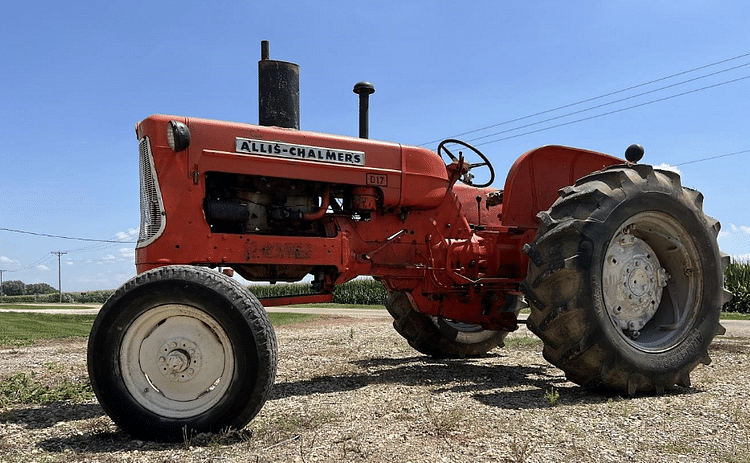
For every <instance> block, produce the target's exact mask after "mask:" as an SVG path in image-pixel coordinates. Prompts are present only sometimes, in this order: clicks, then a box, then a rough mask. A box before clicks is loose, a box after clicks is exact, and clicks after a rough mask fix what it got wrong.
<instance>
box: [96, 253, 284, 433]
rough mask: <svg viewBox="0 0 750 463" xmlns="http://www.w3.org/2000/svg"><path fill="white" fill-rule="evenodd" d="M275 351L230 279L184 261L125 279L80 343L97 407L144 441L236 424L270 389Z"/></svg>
mask: <svg viewBox="0 0 750 463" xmlns="http://www.w3.org/2000/svg"><path fill="white" fill-rule="evenodd" d="M276 356H277V354H276V338H275V335H274V332H273V327H272V326H271V324H270V322H269V321H268V317H267V315H266V313H265V311H264V310H263V307H262V306H261V305H260V303H259V302H258V300H257V299H256V298H255V297H254V296H252V295H251V294H250V293H249V292H247V291H245V290H244V289H243V288H242V287H241V286H240V285H239V284H238V283H237V282H236V281H234V280H232V279H231V278H229V277H226V276H225V275H222V274H220V273H218V272H215V271H212V270H208V269H205V268H201V267H191V266H169V267H160V268H157V269H154V270H151V271H148V272H145V273H143V274H141V275H138V276H137V277H135V278H133V279H132V280H130V281H129V282H127V283H125V284H124V285H123V286H122V287H121V288H120V289H118V290H117V291H116V292H115V293H114V294H113V295H112V297H110V299H109V300H108V301H107V302H106V303H105V304H104V306H103V307H102V309H101V311H100V312H99V315H98V316H97V318H96V321H95V322H94V325H93V327H92V330H91V336H90V337H89V344H88V368H89V376H90V378H91V384H92V387H93V389H94V392H95V394H96V397H97V399H98V400H99V403H100V404H101V406H102V408H104V410H105V411H106V412H107V414H108V415H109V416H110V417H111V418H112V420H113V421H114V422H115V423H116V424H117V425H118V426H119V427H120V428H122V429H123V430H124V431H126V432H127V433H129V434H131V435H133V436H134V437H137V438H140V439H147V440H165V441H179V440H181V439H183V438H184V436H185V433H188V434H190V433H193V432H217V431H220V430H222V429H226V428H234V429H240V428H242V427H244V426H245V425H246V424H247V423H248V422H249V421H250V420H251V419H252V418H253V417H254V416H255V415H256V414H257V413H258V412H259V411H260V409H261V407H262V406H263V404H264V403H265V401H266V398H267V397H268V395H269V393H270V391H271V387H272V385H273V382H274V378H275V373H276Z"/></svg>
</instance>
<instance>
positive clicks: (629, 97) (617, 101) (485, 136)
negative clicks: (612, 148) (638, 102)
mask: <svg viewBox="0 0 750 463" xmlns="http://www.w3.org/2000/svg"><path fill="white" fill-rule="evenodd" d="M745 66H750V63H745V64H741V65H739V66H735V67H732V68H729V69H722V70H721V71H716V72H712V73H710V74H705V75H702V76H698V77H694V78H692V79H688V80H683V81H682V82H677V83H674V84H670V85H665V86H664V87H659V88H656V89H654V90H649V91H647V92H641V93H637V94H635V95H631V96H627V97H625V98H620V99H618V100H614V101H610V102H607V103H602V104H599V105H596V106H590V107H588V108H584V109H579V110H578V111H573V112H569V113H565V114H561V115H559V116H555V117H550V118H548V119H543V120H541V121H536V122H531V123H529V124H526V125H521V126H518V127H514V128H512V129H507V130H503V131H501V132H495V133H490V134H487V135H482V136H481V137H476V138H471V139H469V140H467V141H475V140H481V139H483V138H489V137H493V136H495V135H501V134H504V133H508V132H515V131H516V130H521V129H525V128H527V127H532V126H535V125H540V124H544V123H546V122H551V121H555V120H558V119H563V118H565V117H568V116H574V115H576V114H581V113H585V112H587V111H592V110H594V109H599V108H603V107H605V106H610V105H613V104H617V103H622V102H623V101H628V100H632V99H635V98H638V97H641V96H644V95H649V94H651V93H656V92H660V91H662V90H666V89H669V88H672V87H677V86H679V85H684V84H687V83H690V82H695V81H697V80H701V79H705V78H707V77H712V76H715V75H717V74H722V73H724V72H729V71H734V70H736V69H739V68H742V67H745Z"/></svg>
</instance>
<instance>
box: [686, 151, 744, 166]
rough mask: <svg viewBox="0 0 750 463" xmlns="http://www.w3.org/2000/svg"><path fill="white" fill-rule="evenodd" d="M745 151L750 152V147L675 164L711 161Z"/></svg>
mask: <svg viewBox="0 0 750 463" xmlns="http://www.w3.org/2000/svg"><path fill="white" fill-rule="evenodd" d="M744 153H750V149H747V150H742V151H735V152H734V153H726V154H719V155H718V156H710V157H707V158H703V159H695V160H693V161H685V162H681V163H679V164H674V165H675V166H684V165H686V164H695V163H696V162H703V161H710V160H712V159H719V158H726V157H729V156H736V155H738V154H744Z"/></svg>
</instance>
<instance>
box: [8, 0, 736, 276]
mask: <svg viewBox="0 0 750 463" xmlns="http://www.w3.org/2000/svg"><path fill="white" fill-rule="evenodd" d="M748 21H750V3H748V2H745V1H723V2H712V1H697V0H696V1H685V2H668V1H658V0H650V1H628V2H603V1H600V2H597V1H577V2H559V1H537V2H534V1H530V2H504V1H492V2H490V1H479V2H469V1H467V2H455V1H434V0H433V1H412V2H403V1H393V2H367V1H359V2H343V1H327V2H311V1H305V2H301V1H284V2H261V1H254V2H227V1H212V2H206V1H200V2H195V1H183V2H161V1H148V2H139V1H131V2H94V1H80V2H35V1H27V2H11V4H10V5H8V6H5V7H4V12H3V15H2V17H0V43H1V44H2V46H0V62H1V63H2V68H3V71H2V72H1V73H0V124H1V125H0V134H1V135H2V137H1V138H0V159H1V160H2V164H0V188H2V190H0V191H2V195H0V228H3V229H10V230H21V231H25V232H32V233H37V234H47V235H57V236H65V237H72V238H90V239H100V240H112V241H114V242H112V243H97V242H87V241H77V240H66V239H60V238H50V237H44V236H38V235H31V234H26V233H17V232H10V231H6V230H0V269H3V270H7V272H4V274H3V279H4V280H23V281H24V282H26V283H36V282H46V283H49V284H51V285H53V286H55V287H57V276H58V275H57V263H58V262H57V256H56V255H53V254H51V252H52V251H67V252H68V253H67V254H65V255H62V257H61V263H62V286H63V291H87V290H95V289H113V288H116V287H117V286H119V285H120V284H122V283H123V282H124V281H125V280H127V279H128V278H129V277H131V276H133V275H134V274H135V267H134V264H133V247H134V244H133V243H132V241H134V240H135V238H136V237H135V234H136V233H137V232H136V229H137V228H138V221H139V210H138V172H137V165H138V160H137V140H136V139H135V135H134V131H133V127H134V124H135V123H136V122H137V121H139V120H141V119H143V118H145V117H147V116H148V115H150V114H154V113H167V114H177V115H185V116H196V117H207V118H214V119H222V120H231V121H243V122H250V123H257V120H258V119H257V118H258V115H257V77H256V76H257V61H258V59H259V58H260V41H261V40H263V39H267V40H269V41H270V44H271V45H270V46H271V58H272V59H279V60H285V61H292V62H295V63H298V64H299V65H300V67H301V75H300V87H301V88H300V91H301V126H302V128H303V129H305V130H312V131H319V132H329V133H336V134H343V135H352V136H356V135H357V97H356V95H354V94H353V93H352V87H353V85H354V83H356V82H358V81H360V80H368V81H371V82H372V83H373V84H374V85H375V87H376V93H375V94H374V95H373V96H372V98H371V103H370V137H371V138H374V139H380V140H386V141H393V142H399V143H404V144H414V145H421V144H424V143H428V142H431V141H433V140H437V139H440V138H445V137H450V136H453V135H456V134H460V133H464V132H468V131H472V130H476V129H479V128H483V127H487V126H491V125H495V124H501V123H503V122H505V121H509V120H513V119H516V118H521V117H524V116H527V115H531V114H535V113H539V112H543V111H546V110H549V109H553V108H558V107H561V106H565V105H568V104H572V103H577V102H580V101H584V100H588V99H590V98H594V97H598V96H600V95H604V94H608V93H611V92H615V91H619V90H621V89H625V88H629V87H633V86H637V85H639V84H643V83H646V82H651V81H654V80H659V79H662V78H664V77H667V76H671V75H674V74H677V73H681V72H683V71H689V70H692V69H696V68H700V67H703V66H707V65H712V64H714V63H719V62H720V61H724V60H730V59H732V58H736V59H732V60H730V61H726V62H724V63H720V64H714V65H712V66H708V67H705V68H703V69H700V70H696V71H694V72H690V73H685V74H682V75H680V76H677V77H673V78H671V79H666V80H661V81H659V82H655V83H652V84H650V85H645V86H641V87H638V88H636V89H633V90H629V91H626V92H621V93H617V94H615V95H612V96H609V97H606V98H600V99H597V100H593V101H590V102H588V103H585V104H581V105H576V106H571V107H568V108H566V109H564V110H560V111H555V112H550V113H546V114H544V115H543V116H537V117H533V118H528V119H524V120H523V121H518V122H515V123H510V124H505V125H499V126H496V127H493V128H491V129H488V130H484V131H479V132H475V133H471V134H468V135H465V136H463V138H465V139H467V140H471V139H473V138H476V137H481V136H486V135H488V134H492V133H497V132H501V131H506V130H510V129H514V128H517V127H519V126H522V125H526V124H534V123H536V125H532V126H529V127H527V128H525V129H520V130H515V131H509V132H506V133H503V134H497V135H492V136H488V137H485V138H481V139H478V140H475V143H476V144H477V145H480V146H479V147H480V148H481V149H482V150H483V151H484V152H485V153H486V154H487V155H488V157H489V158H490V160H491V161H492V162H493V164H494V165H495V168H496V171H497V172H498V180H496V182H495V186H497V187H502V182H503V179H504V177H505V173H507V170H508V168H509V167H510V165H511V164H512V162H513V161H514V160H515V159H516V158H517V157H518V156H519V155H521V154H522V153H524V152H525V151H527V150H529V149H531V148H534V147H537V146H541V145H545V144H564V145H570V146H576V147H581V148H587V149H592V150H597V151H602V152H606V153H609V154H614V155H618V156H622V154H623V152H624V150H625V148H626V147H627V146H628V145H630V144H631V143H640V144H642V145H643V146H644V147H645V148H646V156H645V158H644V160H643V161H642V162H646V163H650V164H655V165H661V164H665V165H670V166H676V168H677V169H678V170H679V171H680V173H681V174H682V177H683V183H684V184H685V185H688V186H691V187H694V188H697V189H699V190H700V191H702V192H703V194H704V195H705V202H704V209H705V210H706V212H707V213H708V214H709V215H712V216H714V217H716V218H718V219H719V220H720V221H721V223H722V226H723V229H722V233H721V235H720V239H719V244H720V245H721V247H722V249H723V250H724V251H725V252H727V253H729V254H731V255H733V256H736V257H741V258H745V259H747V258H750V212H749V211H748V208H747V207H746V205H745V202H746V201H748V199H750V194H748V193H749V192H750V184H749V183H750V182H748V174H749V173H750V152H749V151H748V150H750V136H748V116H750V109H748V108H750V98H748V95H749V94H750V78H747V77H748V76H750V55H748V53H750V34H748V32H747V24H748ZM743 55H745V56H743ZM738 57H739V58H738ZM734 67H737V68H736V69H730V68H734ZM720 71H721V72H720ZM712 73H717V74H715V75H712V76H709V75H708V74H712ZM690 79H695V80H693V81H691V82H685V83H682V82H684V81H687V80H690ZM736 79H740V80H736ZM735 80H736V81H735ZM732 81H734V82H732ZM667 86H672V87H670V88H664V89H661V88H662V87H667ZM704 87H711V88H705V89H703V88H704ZM644 92H650V93H648V94H645V95H641V96H637V95H638V94H640V93H644ZM682 93H685V94H684V95H682V96H676V95H678V94H682ZM625 98H628V99H626V100H624V101H620V102H615V100H622V99H625ZM657 100H662V101H657ZM605 104H606V105H605ZM598 105H605V106H601V107H600V108H596V109H590V110H587V111H584V110H586V109H587V108H591V107H592V106H598ZM638 105H640V106H638ZM631 106H638V107H635V108H632V109H626V108H629V107H631ZM575 111H581V112H580V113H578V114H574V115H570V116H567V117H560V116H564V115H565V114H567V113H571V112H575ZM609 112H614V113H613V114H609V115H604V114H605V113H609ZM553 117H560V118H558V119H555V120H552V121H548V122H541V121H543V120H545V119H550V118H553ZM584 118H590V119H588V120H585V121H581V122H574V121H577V120H579V119H584ZM563 124H564V125H563ZM556 125H560V126H559V127H555V128H553V127H552V126H556ZM541 129H544V130H541ZM526 132H535V133H529V134H525V133H526ZM524 134H525V135H524ZM508 137H513V138H508ZM500 138H508V139H505V140H500V141H494V140H497V139H500ZM487 142H491V143H487ZM435 145H436V143H428V144H427V146H428V147H431V148H433V149H434V148H435ZM738 152H739V153H740V154H734V155H730V156H726V155H728V154H730V153H738ZM717 156H718V157H717ZM712 157H715V158H714V159H708V160H705V159H707V158H712ZM699 160H702V161H700V162H693V161H699Z"/></svg>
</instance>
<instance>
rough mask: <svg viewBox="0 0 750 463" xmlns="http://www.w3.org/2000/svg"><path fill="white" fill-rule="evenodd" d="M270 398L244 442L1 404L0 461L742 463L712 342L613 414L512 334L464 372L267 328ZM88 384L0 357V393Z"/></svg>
mask: <svg viewBox="0 0 750 463" xmlns="http://www.w3.org/2000/svg"><path fill="white" fill-rule="evenodd" d="M277 336H278V339H279V346H280V347H279V349H280V350H279V356H280V360H279V368H278V376H277V382H276V386H275V389H274V392H273V395H272V397H271V399H270V400H269V401H268V402H267V403H266V405H265V407H264V408H263V410H262V411H261V413H260V414H259V415H258V417H256V419H255V420H254V421H252V422H251V423H250V424H249V425H248V426H247V427H246V428H245V429H243V430H240V431H231V432H226V433H224V434H221V435H199V436H194V437H192V438H189V439H186V441H185V442H183V443H180V444H159V443H152V442H142V441H138V440H133V439H131V438H129V437H128V436H127V435H125V434H123V433H122V432H120V431H118V429H117V428H116V426H114V424H113V423H112V421H111V420H110V419H109V418H108V417H107V416H106V415H105V414H104V413H103V411H102V409H101V408H100V407H99V405H98V404H97V403H96V401H95V400H93V399H92V400H90V401H87V402H83V403H71V402H58V403H54V404H51V405H41V406H17V405H13V406H10V407H7V406H4V405H3V404H0V405H2V406H0V461H3V462H6V461H7V462H33V461H39V462H47V461H88V462H120V461H132V462H178V461H179V462H204V461H227V462H246V461H249V462H303V463H309V462H323V461H355V462H356V461H368V462H369V461H372V462H380V461H387V462H394V463H395V462H413V463H416V462H430V463H432V462H454V461H456V462H480V461H481V462H484V461H497V462H569V461H582V462H607V461H613V462H620V461H634V462H691V463H692V462H704V461H705V462H732V461H744V462H750V409H748V402H747V401H746V400H748V399H749V395H750V388H749V387H748V386H750V373H749V372H748V368H747V366H748V353H749V352H750V338H747V337H739V336H723V337H719V338H717V340H716V341H715V342H714V344H713V345H712V348H711V350H710V354H711V357H712V359H713V363H712V364H711V365H709V366H702V365H701V366H699V367H698V368H697V369H696V370H695V371H694V372H693V375H692V380H693V386H692V387H691V388H676V389H674V390H671V391H668V393H667V394H665V395H663V396H656V397H655V396H638V397H635V398H630V399H623V398H621V397H619V396H606V395H601V394H598V393H594V392H591V391H587V390H585V389H582V388H580V387H578V386H576V385H575V384H573V383H570V382H568V381H566V380H565V377H564V375H563V374H562V372H560V371H559V370H557V369H556V368H554V367H552V366H550V365H549V364H547V363H546V361H545V360H544V359H543V358H542V356H541V354H540V351H541V343H540V342H539V341H538V340H537V339H536V338H534V337H532V336H531V335H530V334H529V333H528V332H527V331H526V330H525V329H521V330H519V331H517V332H515V333H512V334H511V335H510V336H509V337H508V339H507V346H506V347H505V348H503V349H498V350H495V351H493V352H492V353H491V355H490V356H488V357H487V358H483V359H476V360H462V361H443V360H433V359H430V358H427V357H424V356H422V355H419V354H418V353H416V352H415V351H413V350H412V349H411V348H409V347H408V345H407V344H406V342H405V341H404V340H403V339H402V338H401V337H400V336H399V335H398V334H396V333H395V331H394V330H393V329H392V327H391V326H390V321H389V320H388V319H384V318H349V317H326V318H324V319H323V321H318V322H312V323H306V324H301V325H293V326H286V327H281V328H279V329H277ZM18 372H26V373H31V372H34V375H35V376H34V378H36V379H37V380H38V381H40V382H42V383H44V384H49V385H55V384H60V383H61V382H63V381H66V380H67V381H73V382H86V381H87V377H86V364H85V342H84V341H82V340H79V341H64V342H61V341H56V342H47V343H41V344H38V345H35V346H33V347H24V348H14V349H7V348H6V349H0V379H3V378H8V377H10V376H12V375H14V374H16V373H18Z"/></svg>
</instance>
